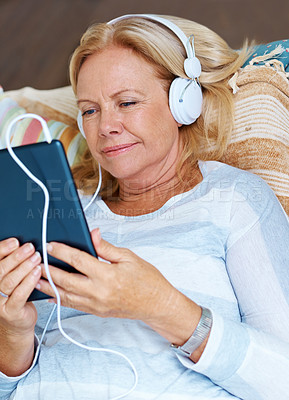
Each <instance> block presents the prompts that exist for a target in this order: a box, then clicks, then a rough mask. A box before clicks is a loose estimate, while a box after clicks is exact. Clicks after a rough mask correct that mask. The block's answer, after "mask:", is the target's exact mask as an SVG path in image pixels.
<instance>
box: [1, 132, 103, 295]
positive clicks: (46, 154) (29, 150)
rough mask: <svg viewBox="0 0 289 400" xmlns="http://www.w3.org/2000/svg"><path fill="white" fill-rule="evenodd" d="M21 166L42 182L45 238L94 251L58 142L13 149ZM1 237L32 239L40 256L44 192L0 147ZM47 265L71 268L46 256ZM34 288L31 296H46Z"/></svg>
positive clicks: (92, 252) (67, 269)
mask: <svg viewBox="0 0 289 400" xmlns="http://www.w3.org/2000/svg"><path fill="white" fill-rule="evenodd" d="M13 150H14V152H15V154H16V155H17V156H18V157H19V159H20V160H21V161H22V162H23V163H24V164H25V166H26V167H27V168H28V169H29V170H30V171H31V172H32V173H33V174H34V175H35V176H36V177H37V178H38V179H39V180H41V181H42V182H43V183H44V184H45V185H46V187H47V189H48V192H49V195H50V205H49V210H48V219H47V242H50V241H57V242H62V243H65V244H67V245H69V246H72V247H76V248H78V249H80V250H84V251H86V252H88V253H90V254H91V255H93V256H96V253H95V250H94V247H93V244H92V241H91V236H90V232H89V229H88V226H87V222H86V219H85V216H84V214H83V209H82V206H81V202H80V200H79V196H78V193H77V190H76V187H75V184H74V181H73V177H72V174H71V171H70V168H69V165H68V162H67V159H66V155H65V152H64V149H63V146H62V143H61V142H60V141H58V140H53V141H52V142H51V143H47V142H41V143H35V144H31V145H23V146H19V147H14V148H13ZM0 188H1V189H0V190H1V191H0V240H4V239H6V238H9V237H16V238H17V239H18V240H19V242H20V244H24V243H26V242H31V243H33V245H34V246H35V249H36V250H37V251H39V252H40V254H41V255H42V237H41V235H42V216H43V208H44V193H43V191H42V189H41V188H40V187H39V186H38V185H37V184H36V183H35V182H34V181H33V180H31V179H30V178H29V177H28V176H27V175H26V173H25V172H23V171H22V169H21V168H20V167H19V166H18V164H17V163H16V162H15V161H14V160H13V159H12V157H11V156H10V154H9V152H8V150H7V149H4V150H0ZM48 262H49V263H50V264H51V265H54V266H56V267H59V268H61V269H64V270H66V271H70V272H76V270H75V269H74V268H72V267H71V266H70V265H68V264H66V263H64V262H62V261H60V260H58V259H55V258H53V257H51V256H48ZM48 297H49V296H47V295H46V294H44V293H42V292H40V291H38V290H36V289H35V290H34V291H33V292H32V294H31V296H30V297H29V301H31V300H40V299H44V298H48Z"/></svg>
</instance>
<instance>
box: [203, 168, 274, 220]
mask: <svg viewBox="0 0 289 400" xmlns="http://www.w3.org/2000/svg"><path fill="white" fill-rule="evenodd" d="M199 166H200V169H201V172H202V174H203V182H204V184H205V186H207V190H214V191H219V192H220V193H221V194H220V195H219V196H220V199H224V200H227V201H228V200H230V201H231V204H232V205H233V207H234V205H235V208H242V206H244V208H250V209H252V210H254V213H256V214H258V215H259V216H261V215H262V214H263V213H264V212H265V211H267V212H268V210H269V209H270V208H273V207H277V208H280V209H281V208H282V207H281V205H280V203H279V200H278V199H277V197H276V195H275V193H274V192H273V190H272V189H271V188H270V186H269V185H268V184H267V183H266V182H265V181H264V180H263V179H262V178H261V177H260V176H258V175H255V174H253V173H251V172H249V171H244V170H241V169H239V168H235V167H232V166H230V165H228V164H224V163H221V162H218V161H205V162H203V161H200V162H199Z"/></svg>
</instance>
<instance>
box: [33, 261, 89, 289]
mask: <svg viewBox="0 0 289 400" xmlns="http://www.w3.org/2000/svg"><path fill="white" fill-rule="evenodd" d="M41 269H42V276H43V277H44V278H46V281H45V280H41V281H40V282H39V284H40V285H42V283H43V282H47V283H48V285H49V287H50V288H51V290H50V289H49V293H47V294H49V295H53V296H54V295H55V292H54V290H53V289H52V287H51V285H50V283H49V282H48V276H47V273H46V270H45V267H44V264H41ZM49 273H50V276H51V279H52V282H53V283H54V285H55V286H57V288H63V289H64V290H66V291H68V292H83V293H84V294H85V293H86V287H85V285H84V283H86V282H87V277H86V276H85V275H82V274H77V273H73V272H67V271H63V270H61V269H60V268H57V267H54V266H52V265H49ZM46 288H47V286H46V285H45V286H44V287H43V289H45V290H46ZM39 290H41V291H42V288H40V289H39ZM45 293H46V292H45Z"/></svg>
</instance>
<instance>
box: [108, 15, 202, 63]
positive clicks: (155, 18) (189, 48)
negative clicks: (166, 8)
mask: <svg viewBox="0 0 289 400" xmlns="http://www.w3.org/2000/svg"><path fill="white" fill-rule="evenodd" d="M134 17H140V18H145V19H149V20H152V21H156V22H160V23H161V24H162V25H165V26H166V27H167V28H169V29H170V30H171V31H172V32H174V33H175V35H176V36H177V37H178V38H179V39H180V41H181V42H182V43H183V46H184V48H185V50H186V52H187V56H188V58H192V57H195V50H194V48H193V47H192V45H191V43H190V38H188V37H187V36H186V35H185V33H184V32H183V31H182V30H181V29H180V28H179V27H178V26H177V25H176V24H174V23H173V22H171V21H169V20H168V19H165V18H162V17H159V16H158V15H154V14H126V15H122V16H120V17H117V18H114V19H112V20H111V21H109V22H107V24H108V25H113V24H114V23H115V22H118V21H121V20H123V19H128V18H134Z"/></svg>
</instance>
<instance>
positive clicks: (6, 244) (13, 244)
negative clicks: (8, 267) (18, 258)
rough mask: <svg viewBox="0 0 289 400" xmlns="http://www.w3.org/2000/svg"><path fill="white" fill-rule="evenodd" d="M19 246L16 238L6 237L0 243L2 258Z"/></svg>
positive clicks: (0, 257) (0, 256)
mask: <svg viewBox="0 0 289 400" xmlns="http://www.w3.org/2000/svg"><path fill="white" fill-rule="evenodd" d="M17 247H19V242H18V240H17V239H16V238H9V239H5V240H3V241H2V242H1V243H0V260H2V259H3V258H4V257H7V256H8V255H9V254H10V253H12V252H13V251H14V250H16V249H17Z"/></svg>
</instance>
